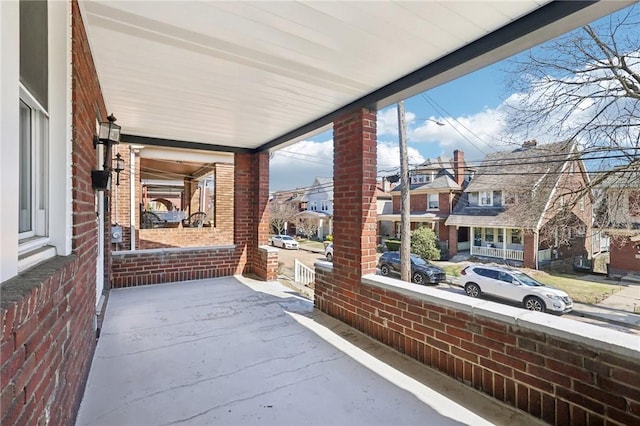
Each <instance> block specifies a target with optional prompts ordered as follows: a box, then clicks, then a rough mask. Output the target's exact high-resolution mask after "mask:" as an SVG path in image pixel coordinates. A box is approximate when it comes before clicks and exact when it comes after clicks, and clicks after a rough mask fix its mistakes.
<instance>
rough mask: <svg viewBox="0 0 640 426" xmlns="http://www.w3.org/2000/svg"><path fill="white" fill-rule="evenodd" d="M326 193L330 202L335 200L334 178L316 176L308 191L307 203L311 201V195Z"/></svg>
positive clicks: (306, 193) (306, 195)
mask: <svg viewBox="0 0 640 426" xmlns="http://www.w3.org/2000/svg"><path fill="white" fill-rule="evenodd" d="M323 192H324V193H326V194H327V199H328V200H333V178H329V177H320V176H316V178H315V179H314V180H313V184H312V185H311V186H310V187H309V188H308V189H307V191H306V192H305V195H304V199H305V201H307V200H308V199H309V195H312V194H320V193H323Z"/></svg>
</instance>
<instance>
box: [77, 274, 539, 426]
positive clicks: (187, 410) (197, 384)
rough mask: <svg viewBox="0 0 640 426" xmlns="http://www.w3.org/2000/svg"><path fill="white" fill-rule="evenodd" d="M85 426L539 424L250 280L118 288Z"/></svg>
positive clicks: (82, 416)
mask: <svg viewBox="0 0 640 426" xmlns="http://www.w3.org/2000/svg"><path fill="white" fill-rule="evenodd" d="M76 424H77V425H174V424H189V425H211V424H215V425H457V424H468V425H482V424H498V425H512V424H522V425H525V424H526V425H532V424H533V425H535V424H543V423H542V422H540V421H539V420H537V419H535V418H533V417H531V416H529V415H527V414H525V413H522V412H520V411H517V410H515V409H513V408H511V407H509V406H507V405H504V404H501V403H499V402H497V401H495V400H493V399H491V398H489V397H486V396H485V395H483V394H481V393H479V392H477V391H475V390H474V389H471V388H468V387H466V386H464V385H462V384H461V383H459V382H457V381H455V380H453V379H450V378H448V377H446V376H444V375H442V374H440V373H437V372H435V371H433V370H431V369H429V368H427V367H425V366H423V365H421V364H419V363H417V362H416V361H413V360H411V359H409V358H407V357H405V356H403V355H401V354H399V353H397V352H395V351H393V350H392V349H389V348H387V347H385V346H384V345H382V344H380V343H378V342H376V341H374V340H372V339H370V338H368V337H366V336H364V335H363V334H361V333H359V332H358V331H356V330H354V329H352V328H350V327H348V326H346V325H344V324H343V323H341V322H339V321H337V320H335V319H333V318H331V317H329V316H327V315H324V314H323V313H321V312H319V311H317V310H314V307H313V304H312V303H311V302H310V301H308V300H306V299H303V298H301V297H299V296H298V295H297V294H296V293H294V292H293V291H292V290H290V289H289V288H287V287H284V286H283V285H281V284H280V283H279V282H268V283H265V282H259V281H253V280H250V279H247V278H245V277H227V278H218V279H209V280H201V281H191V282H182V283H172V284H161V285H154V286H148V287H136V288H129V289H122V290H113V291H112V292H111V295H110V299H109V304H108V307H107V312H106V316H105V320H104V324H103V328H102V333H101V337H100V339H99V341H98V345H97V348H96V353H95V356H94V359H93V364H92V366H91V371H90V374H89V379H88V383H87V387H86V390H85V394H84V398H83V400H82V404H81V407H80V411H79V413H78V417H77V422H76Z"/></svg>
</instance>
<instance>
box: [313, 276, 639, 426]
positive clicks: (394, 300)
mask: <svg viewBox="0 0 640 426" xmlns="http://www.w3.org/2000/svg"><path fill="white" fill-rule="evenodd" d="M315 304H316V307H318V308H319V309H320V310H322V311H324V312H326V313H328V314H329V315H332V316H334V317H336V318H338V319H340V320H342V321H344V322H346V323H347V324H349V325H351V326H353V327H355V328H357V329H358V330H360V331H362V332H363V333H365V334H367V335H369V336H371V337H373V338H375V339H377V340H379V341H381V342H383V343H385V344H387V345H388V346H391V347H392V348H394V349H396V350H398V351H399V352H401V353H404V354H406V355H408V356H410V357H412V358H414V359H416V360H418V361H419V362H421V363H424V364H425V365H427V366H429V367H432V368H435V369H437V370H439V371H441V372H443V373H445V374H447V375H448V376H450V377H453V378H455V379H457V380H459V381H461V382H463V383H465V384H466V385H468V386H472V387H474V388H475V389H477V390H479V391H481V392H483V393H485V394H488V395H490V396H492V397H494V398H496V399H497V400H499V401H502V402H505V403H507V404H509V405H512V406H514V407H517V408H519V409H520V410H523V411H526V412H528V413H530V414H532V415H533V416H535V417H538V418H540V419H542V420H544V421H546V422H547V423H550V424H557V425H569V424H573V425H582V424H607V425H631V424H640V390H639V389H640V351H639V349H638V345H637V337H636V336H630V335H626V334H623V333H619V332H616V331H607V332H606V333H603V332H602V329H600V328H598V327H596V326H593V325H589V324H583V323H577V322H574V321H572V320H568V319H564V318H558V317H555V316H551V315H547V314H542V313H537V312H528V311H523V310H520V309H517V308H513V307H509V306H504V305H499V304H496V303H493V302H488V301H483V300H477V299H470V298H467V297H466V296H463V295H457V294H451V293H446V292H442V291H441V290H437V289H430V288H424V287H419V286H415V285H412V284H408V283H401V282H400V281H398V280H393V279H389V278H385V277H376V276H373V275H370V276H367V277H365V278H364V279H363V280H362V283H361V284H360V285H354V286H349V287H346V286H344V285H341V284H340V283H339V281H338V278H337V277H336V272H335V271H334V270H333V269H332V268H331V267H330V266H316V282H315ZM603 339H605V340H603Z"/></svg>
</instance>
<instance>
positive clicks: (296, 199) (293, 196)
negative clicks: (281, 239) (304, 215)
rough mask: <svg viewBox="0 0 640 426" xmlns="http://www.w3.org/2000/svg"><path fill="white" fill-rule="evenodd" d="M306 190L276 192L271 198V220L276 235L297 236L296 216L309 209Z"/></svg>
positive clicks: (272, 229)
mask: <svg viewBox="0 0 640 426" xmlns="http://www.w3.org/2000/svg"><path fill="white" fill-rule="evenodd" d="M305 192H306V191H305V190H304V189H293V190H285V191H276V192H274V193H273V194H271V196H270V198H269V220H270V227H271V232H272V233H274V234H287V235H295V234H296V223H295V216H296V214H298V213H299V212H301V211H304V210H306V209H307V201H306V200H305V198H304V194H305Z"/></svg>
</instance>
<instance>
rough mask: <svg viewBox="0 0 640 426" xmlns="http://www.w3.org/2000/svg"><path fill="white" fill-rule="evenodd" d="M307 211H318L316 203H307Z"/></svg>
mask: <svg viewBox="0 0 640 426" xmlns="http://www.w3.org/2000/svg"><path fill="white" fill-rule="evenodd" d="M309 210H313V211H316V210H318V203H317V202H316V201H311V202H310V203H309Z"/></svg>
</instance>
